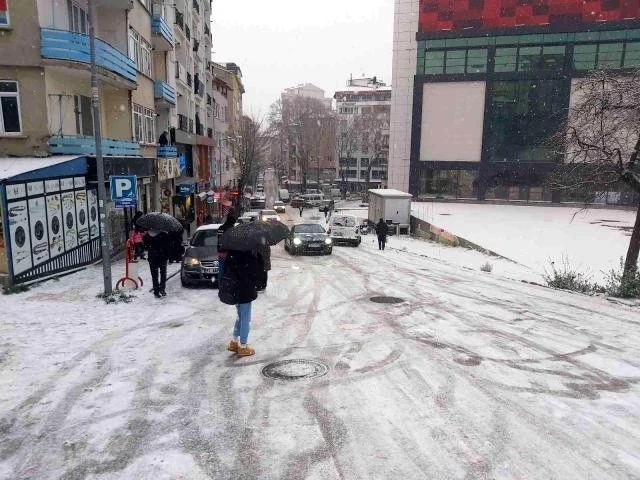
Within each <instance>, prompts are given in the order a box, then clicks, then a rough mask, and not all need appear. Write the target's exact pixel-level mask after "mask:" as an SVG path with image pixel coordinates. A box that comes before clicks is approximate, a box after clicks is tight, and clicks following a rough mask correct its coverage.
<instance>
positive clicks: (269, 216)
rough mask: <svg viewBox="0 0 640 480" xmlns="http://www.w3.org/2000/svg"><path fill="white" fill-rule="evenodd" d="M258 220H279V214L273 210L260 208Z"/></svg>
mask: <svg viewBox="0 0 640 480" xmlns="http://www.w3.org/2000/svg"><path fill="white" fill-rule="evenodd" d="M259 218H260V220H262V221H263V222H268V221H271V220H276V221H278V222H279V221H280V215H278V214H277V213H276V211H275V210H267V209H264V210H260V217H259Z"/></svg>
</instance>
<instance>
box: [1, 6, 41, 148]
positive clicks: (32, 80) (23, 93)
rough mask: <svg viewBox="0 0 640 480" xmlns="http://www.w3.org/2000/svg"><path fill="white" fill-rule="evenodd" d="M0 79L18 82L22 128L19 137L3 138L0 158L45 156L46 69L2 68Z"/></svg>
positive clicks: (11, 135)
mask: <svg viewBox="0 0 640 480" xmlns="http://www.w3.org/2000/svg"><path fill="white" fill-rule="evenodd" d="M12 5H13V4H12ZM12 21H13V19H12ZM0 78H2V79H3V80H16V81H17V82H18V92H19V94H20V97H19V102H20V121H21V129H22V133H21V134H19V135H15V134H10V135H7V136H3V135H0V157H2V156H7V155H18V156H38V155H45V154H46V153H47V140H48V138H49V137H48V129H47V115H46V112H47V104H46V97H45V81H44V71H43V69H42V68H40V67H33V68H26V67H20V68H13V67H1V68H0Z"/></svg>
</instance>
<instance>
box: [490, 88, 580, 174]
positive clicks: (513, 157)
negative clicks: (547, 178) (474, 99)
mask: <svg viewBox="0 0 640 480" xmlns="http://www.w3.org/2000/svg"><path fill="white" fill-rule="evenodd" d="M562 92H563V81H562V80H520V81H509V82H495V83H494V86H493V94H492V98H491V113H490V115H489V118H488V121H487V125H489V128H490V140H489V149H490V159H491V161H494V162H518V161H522V162H532V161H545V162H549V161H556V160H557V159H558V158H557V157H558V154H557V153H556V152H554V151H553V148H552V147H551V146H545V141H546V140H548V139H549V138H550V136H551V135H553V134H554V133H555V132H557V131H558V129H559V128H560V125H561V123H562V121H563V120H564V119H565V118H566V108H567V107H568V99H567V98H566V95H564V94H563V93H562Z"/></svg>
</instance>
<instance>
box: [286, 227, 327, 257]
mask: <svg viewBox="0 0 640 480" xmlns="http://www.w3.org/2000/svg"><path fill="white" fill-rule="evenodd" d="M284 249H285V250H286V251H288V252H289V253H290V254H292V255H296V254H298V253H321V254H324V255H331V251H332V250H333V242H332V241H331V239H330V238H329V235H327V232H326V231H325V229H324V227H323V226H322V225H320V224H319V223H299V224H297V225H294V226H293V227H291V233H290V234H289V237H288V238H286V239H285V241H284Z"/></svg>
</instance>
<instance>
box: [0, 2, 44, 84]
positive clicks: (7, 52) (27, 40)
mask: <svg viewBox="0 0 640 480" xmlns="http://www.w3.org/2000/svg"><path fill="white" fill-rule="evenodd" d="M9 16H10V20H11V28H9V29H2V30H1V31H0V32H1V33H2V34H1V35H0V68H1V67H4V66H36V65H40V25H39V24H38V12H37V10H36V4H35V2H32V1H24V0H18V1H15V0H12V1H11V2H10V5H9ZM1 71H2V73H3V74H4V72H5V69H4V68H2V69H1ZM2 76H3V77H4V75H2Z"/></svg>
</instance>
